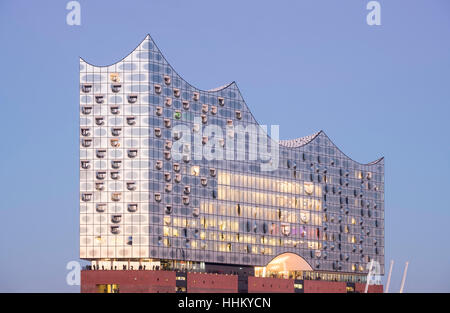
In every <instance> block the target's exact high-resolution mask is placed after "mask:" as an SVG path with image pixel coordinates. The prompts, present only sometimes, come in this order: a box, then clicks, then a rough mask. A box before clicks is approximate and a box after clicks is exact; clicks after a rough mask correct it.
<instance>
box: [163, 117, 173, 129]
mask: <svg viewBox="0 0 450 313" xmlns="http://www.w3.org/2000/svg"><path fill="white" fill-rule="evenodd" d="M164 126H165V127H166V128H170V127H171V126H172V123H171V122H170V119H168V118H165V119H164Z"/></svg>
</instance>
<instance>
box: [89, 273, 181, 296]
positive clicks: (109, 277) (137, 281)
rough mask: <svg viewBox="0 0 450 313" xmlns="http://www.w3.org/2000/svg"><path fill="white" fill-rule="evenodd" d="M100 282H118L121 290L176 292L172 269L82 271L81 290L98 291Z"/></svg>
mask: <svg viewBox="0 0 450 313" xmlns="http://www.w3.org/2000/svg"><path fill="white" fill-rule="evenodd" d="M99 284H117V285H119V292H121V293H126V292H139V293H158V292H175V272H172V271H124V270H121V271H81V292H83V293H85V292H98V287H97V285H99Z"/></svg>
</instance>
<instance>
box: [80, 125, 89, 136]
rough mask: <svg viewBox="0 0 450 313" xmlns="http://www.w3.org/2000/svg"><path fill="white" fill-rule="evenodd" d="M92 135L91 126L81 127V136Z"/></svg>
mask: <svg viewBox="0 0 450 313" xmlns="http://www.w3.org/2000/svg"><path fill="white" fill-rule="evenodd" d="M90 135H91V133H90V128H89V127H82V128H81V136H84V137H88V136H90Z"/></svg>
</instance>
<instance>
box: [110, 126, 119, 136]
mask: <svg viewBox="0 0 450 313" xmlns="http://www.w3.org/2000/svg"><path fill="white" fill-rule="evenodd" d="M121 132H122V127H113V128H111V135H113V136H115V137H117V136H120V133H121Z"/></svg>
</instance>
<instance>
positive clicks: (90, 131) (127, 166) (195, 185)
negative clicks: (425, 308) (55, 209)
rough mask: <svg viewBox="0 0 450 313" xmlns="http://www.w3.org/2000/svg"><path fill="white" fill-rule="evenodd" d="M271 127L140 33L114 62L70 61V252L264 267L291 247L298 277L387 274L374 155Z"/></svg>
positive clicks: (103, 260)
mask: <svg viewBox="0 0 450 313" xmlns="http://www.w3.org/2000/svg"><path fill="white" fill-rule="evenodd" d="M275 113H277V114H287V113H286V112H284V113H283V112H274V114H275ZM268 128H270V129H271V137H269V136H268V135H267V132H268ZM275 137H276V129H275V128H273V127H272V128H271V127H266V128H263V127H261V126H260V125H259V124H258V123H257V121H256V120H255V118H254V117H253V115H252V113H251V111H250V109H249V108H248V106H247V104H246V103H245V101H244V99H243V97H242V95H241V93H240V91H239V89H238V87H237V85H236V84H235V83H234V82H233V83H231V84H228V85H226V86H223V87H220V88H217V89H213V90H201V89H198V88H196V87H194V86H192V85H190V84H189V83H188V82H186V81H185V80H184V79H183V78H182V77H181V76H180V75H179V74H178V73H176V72H175V70H174V69H173V68H172V66H171V65H170V64H169V63H168V62H167V61H166V59H165V58H164V56H163V55H162V54H161V52H160V50H159V49H158V47H157V46H156V45H155V43H154V42H153V40H152V39H151V38H150V36H147V37H146V38H145V39H144V41H143V42H141V43H140V44H139V46H138V47H136V49H134V50H133V51H132V52H131V53H130V54H129V55H128V56H126V57H125V58H124V59H122V60H121V61H119V62H117V63H115V64H112V65H109V66H95V65H92V64H89V63H88V62H86V61H85V60H83V59H81V60H80V258H82V259H86V260H89V261H91V262H92V263H91V264H92V265H93V266H94V267H97V268H98V267H99V266H100V267H103V268H111V269H113V268H114V269H125V268H128V269H129V268H133V267H134V268H135V269H136V268H137V267H139V268H144V269H165V268H178V267H185V268H188V269H190V270H198V271H202V270H205V269H207V267H208V264H215V265H217V264H223V265H227V266H233V265H236V266H241V267H242V266H247V267H251V268H254V274H255V275H260V276H262V275H267V274H268V273H282V272H283V271H288V270H289V269H286V263H284V265H283V266H284V268H283V266H282V268H280V267H279V266H277V265H276V262H277V260H279V257H280V256H283V255H289V256H291V255H295V256H298V257H300V260H301V261H300V263H302V265H301V266H300V267H297V268H296V267H295V266H293V267H291V268H290V269H294V270H303V271H307V272H308V273H309V274H308V275H319V274H320V273H326V274H327V275H332V274H336V273H338V274H343V275H354V276H358V275H360V276H361V277H362V275H363V274H367V272H368V268H367V264H368V263H369V262H370V261H372V260H374V261H377V262H378V263H379V264H380V274H384V160H383V158H380V159H378V160H376V161H374V162H371V163H368V164H361V163H358V162H356V161H354V160H352V159H350V158H349V157H348V156H346V155H345V154H344V153H343V152H341V151H340V150H339V149H338V148H337V147H336V146H335V145H334V143H333V142H332V141H331V140H330V139H329V138H328V136H327V135H326V134H325V133H324V132H323V131H320V132H317V133H315V134H313V135H310V136H306V137H301V138H298V139H293V140H279V141H277V140H276V138H275ZM286 253H288V254H286ZM277 258H278V259H277ZM274 261H275V263H274ZM297 264H298V263H297Z"/></svg>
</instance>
